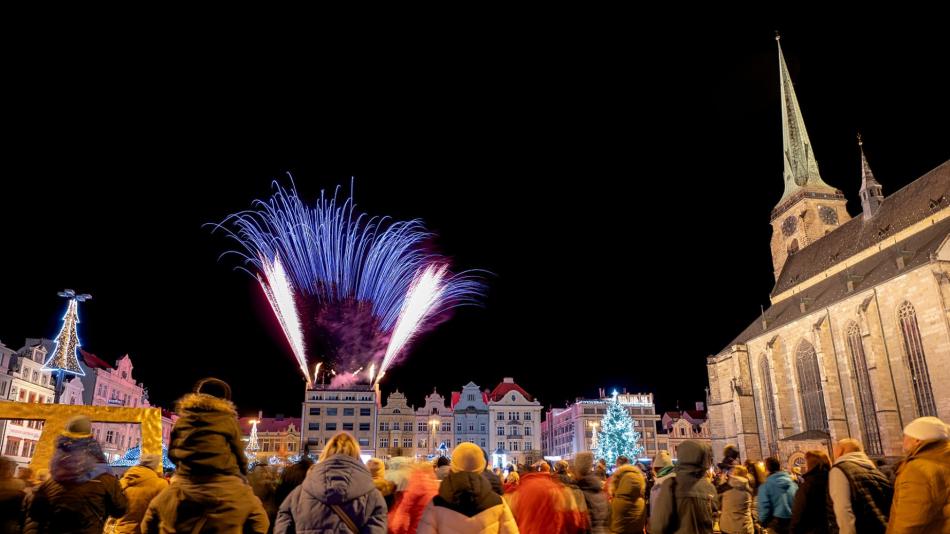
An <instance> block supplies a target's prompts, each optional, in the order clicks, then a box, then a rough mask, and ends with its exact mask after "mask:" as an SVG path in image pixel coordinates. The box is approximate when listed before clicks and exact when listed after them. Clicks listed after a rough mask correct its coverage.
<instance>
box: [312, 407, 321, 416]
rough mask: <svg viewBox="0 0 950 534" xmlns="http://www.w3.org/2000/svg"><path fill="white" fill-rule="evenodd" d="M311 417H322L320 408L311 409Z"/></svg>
mask: <svg viewBox="0 0 950 534" xmlns="http://www.w3.org/2000/svg"><path fill="white" fill-rule="evenodd" d="M310 415H320V408H310Z"/></svg>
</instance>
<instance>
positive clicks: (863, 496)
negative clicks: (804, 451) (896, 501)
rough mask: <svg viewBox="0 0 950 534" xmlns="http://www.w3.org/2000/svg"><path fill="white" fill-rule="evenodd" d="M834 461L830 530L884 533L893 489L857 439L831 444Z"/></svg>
mask: <svg viewBox="0 0 950 534" xmlns="http://www.w3.org/2000/svg"><path fill="white" fill-rule="evenodd" d="M834 453H835V463H834V465H833V466H832V468H831V472H830V473H828V496H829V497H830V498H831V503H832V506H833V508H832V511H831V513H830V514H829V519H830V522H831V525H832V527H833V528H832V532H840V533H841V534H856V533H858V532H860V533H862V534H864V533H867V534H884V531H885V530H887V516H888V514H889V513H890V509H891V500H892V499H893V496H894V488H893V486H892V485H891V482H890V481H889V480H888V479H887V476H886V475H885V474H884V473H882V472H880V471H878V469H877V465H875V464H874V462H872V461H871V460H870V458H868V457H867V455H866V454H864V447H863V446H862V445H861V442H859V441H858V440H856V439H852V438H845V439H842V440H840V441H838V443H836V444H835V446H834Z"/></svg>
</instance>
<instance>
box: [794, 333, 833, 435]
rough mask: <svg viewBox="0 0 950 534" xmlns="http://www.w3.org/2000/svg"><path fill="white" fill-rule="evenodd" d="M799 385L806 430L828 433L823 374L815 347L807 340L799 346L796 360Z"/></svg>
mask: <svg viewBox="0 0 950 534" xmlns="http://www.w3.org/2000/svg"><path fill="white" fill-rule="evenodd" d="M796 363H797V367H798V385H799V387H800V388H801V394H802V408H803V409H804V411H805V430H821V431H822V432H827V431H828V416H827V415H826V413H825V397H824V396H823V395H822V392H821V373H820V372H819V370H818V355H817V354H816V353H815V347H813V346H812V344H811V343H809V342H808V341H806V340H802V342H801V343H800V344H799V345H798V355H797V358H796Z"/></svg>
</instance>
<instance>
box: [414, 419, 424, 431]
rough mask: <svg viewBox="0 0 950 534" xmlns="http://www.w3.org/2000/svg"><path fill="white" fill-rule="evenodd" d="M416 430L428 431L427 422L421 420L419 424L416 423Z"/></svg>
mask: <svg viewBox="0 0 950 534" xmlns="http://www.w3.org/2000/svg"><path fill="white" fill-rule="evenodd" d="M416 431H417V432H425V431H426V424H425V423H424V422H422V421H420V422H419V424H417V425H416Z"/></svg>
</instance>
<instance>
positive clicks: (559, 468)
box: [554, 460, 571, 475]
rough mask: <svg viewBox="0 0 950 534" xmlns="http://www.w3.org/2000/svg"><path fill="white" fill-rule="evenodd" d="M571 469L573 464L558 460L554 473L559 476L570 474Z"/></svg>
mask: <svg viewBox="0 0 950 534" xmlns="http://www.w3.org/2000/svg"><path fill="white" fill-rule="evenodd" d="M570 469H571V464H569V463H567V462H566V461H564V460H558V461H557V463H555V464H554V472H555V473H557V474H559V475H566V474H568V472H569V471H570Z"/></svg>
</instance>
